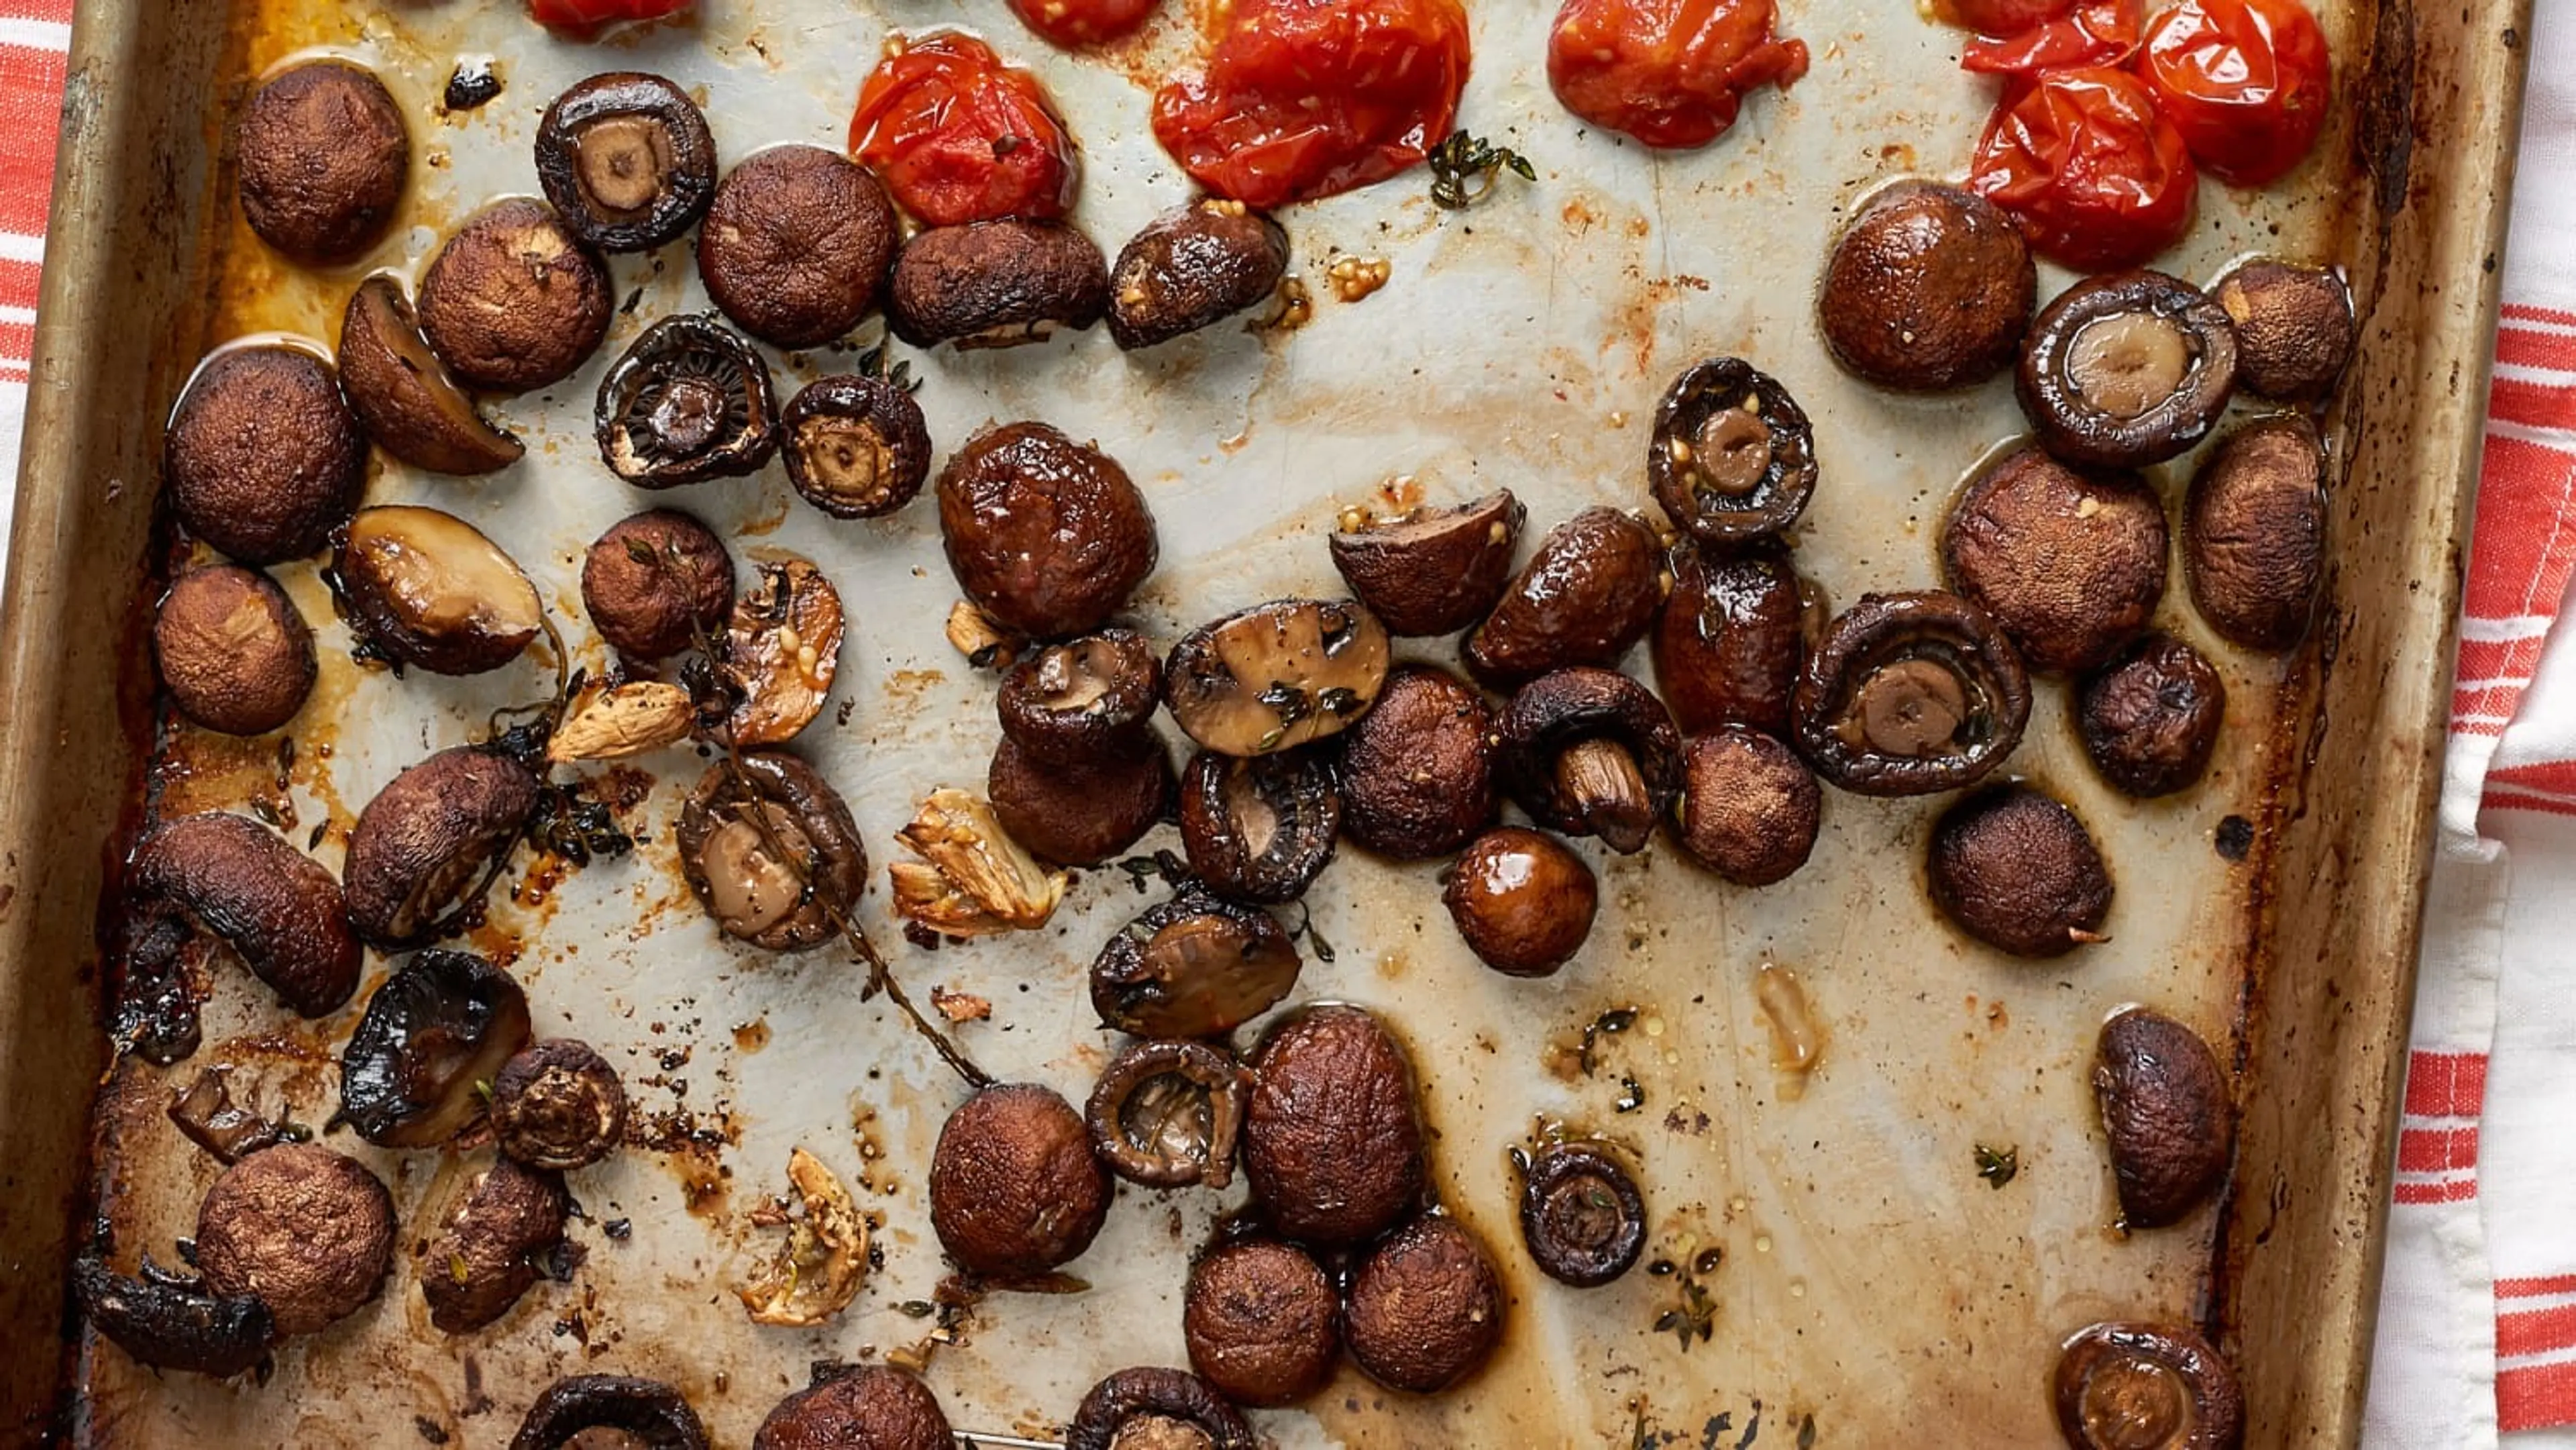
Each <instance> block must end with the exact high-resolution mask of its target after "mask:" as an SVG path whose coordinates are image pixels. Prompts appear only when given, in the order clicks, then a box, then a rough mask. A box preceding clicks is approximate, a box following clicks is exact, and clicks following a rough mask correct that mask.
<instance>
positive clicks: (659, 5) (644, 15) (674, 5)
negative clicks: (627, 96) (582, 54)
mask: <svg viewBox="0 0 2576 1450" xmlns="http://www.w3.org/2000/svg"><path fill="white" fill-rule="evenodd" d="M696 3H697V0H528V14H529V16H530V17H531V18H532V19H534V20H535V21H536V22H537V23H538V24H539V25H542V26H545V27H547V28H548V29H550V30H563V31H569V32H571V33H572V34H575V35H585V36H586V35H596V34H598V33H599V32H600V31H602V30H604V29H606V28H608V27H609V26H611V25H615V24H617V23H619V22H620V21H626V20H659V19H661V18H662V17H663V16H665V15H677V14H679V13H680V12H681V11H683V10H686V9H688V8H689V7H690V6H691V5H694V4H696Z"/></svg>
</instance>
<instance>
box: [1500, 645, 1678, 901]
mask: <svg viewBox="0 0 2576 1450" xmlns="http://www.w3.org/2000/svg"><path fill="white" fill-rule="evenodd" d="M1498 728H1499V733H1500V734H1501V735H1502V761H1503V780H1504V783H1505V785H1506V786H1508V787H1509V788H1510V790H1511V793H1512V796H1513V798H1514V799H1516V800H1518V801H1519V802H1520V803H1521V805H1522V807H1523V808H1524V809H1526V810H1527V811H1528V812H1529V813H1530V816H1531V818H1532V819H1533V820H1536V821H1537V822H1538V823H1539V824H1540V825H1542V826H1545V827H1547V828H1548V829H1550V830H1554V831H1562V832H1564V833H1565V834H1567V835H1570V836H1598V837H1600V838H1601V842H1602V844H1603V845H1606V846H1608V847H1609V848H1610V849H1611V850H1613V851H1617V852H1619V853H1620V854H1621V855H1631V856H1632V855H1635V854H1636V853H1637V852H1639V851H1641V850H1644V849H1645V846H1646V842H1647V840H1648V839H1649V838H1651V837H1652V836H1653V834H1654V830H1655V822H1656V820H1657V819H1658V818H1660V817H1661V816H1662V815H1663V813H1664V812H1665V811H1666V810H1667V809H1669V808H1670V807H1671V805H1672V803H1673V798H1674V797H1675V796H1676V795H1678V794H1679V793H1680V791H1681V788H1682V759H1681V735H1680V733H1679V732H1678V731H1676V730H1674V729H1673V721H1672V717H1671V716H1670V715H1668V714H1666V713H1665V712H1664V707H1663V703H1662V702H1661V701H1659V700H1657V699H1656V698H1655V697H1654V696H1653V695H1651V694H1648V693H1647V692H1646V688H1645V687H1644V686H1643V685H1640V684H1638V683H1637V682H1636V681H1634V680H1632V679H1629V678H1628V677H1627V676H1625V675H1622V674H1616V673H1613V672H1612V671H1609V670H1597V669H1582V668H1578V669H1564V670H1558V671H1556V672H1555V673H1553V674H1549V675H1544V676H1541V677H1540V678H1538V679H1536V680H1533V681H1531V682H1530V683H1529V684H1527V685H1524V686H1522V687H1521V689H1520V691H1519V693H1517V694H1515V695H1513V696H1512V700H1511V703H1510V704H1509V705H1507V706H1505V707H1504V708H1503V713H1502V717H1501V720H1500V722H1499V727H1498Z"/></svg>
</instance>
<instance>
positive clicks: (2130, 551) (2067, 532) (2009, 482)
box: [1941, 448, 2166, 673]
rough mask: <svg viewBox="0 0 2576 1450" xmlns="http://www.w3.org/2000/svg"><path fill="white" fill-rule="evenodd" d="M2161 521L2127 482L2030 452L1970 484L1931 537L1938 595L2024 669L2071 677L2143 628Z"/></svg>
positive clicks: (2156, 585)
mask: <svg viewBox="0 0 2576 1450" xmlns="http://www.w3.org/2000/svg"><path fill="white" fill-rule="evenodd" d="M2165 554H2166V540H2165V510H2164V504H2163V503H2162V502H2161V501H2160V500H2158V499H2157V497H2156V494H2155V490H2153V489H2151V488H2149V487H2147V483H2146V480H2144V479H2142V478H2140V477H2138V476H2137V475H2136V474H2134V473H2126V472H2113V471H2108V470H2081V469H2076V468H2071V467H2069V466H2067V465H2066V464H2063V463H2060V462H2058V461H2057V460H2056V459H2054V458H2051V457H2049V456H2048V454H2047V453H2046V452H2044V451H2042V450H2040V449H2038V448H2024V449H2021V450H2019V451H2017V452H2014V453H2011V454H2008V455H2006V456H2005V457H2004V458H2003V459H2002V460H2001V461H2000V462H1998V463H1996V464H1995V465H1994V466H1993V467H1992V468H1989V469H1987V470H1986V471H1985V472H1984V473H1983V474H1981V475H1979V476H1978V477H1977V479H1976V480H1975V481H1974V482H1972V483H1970V484H1969V485H1968V487H1967V490H1966V491H1965V492H1964V493H1962V494H1961V495H1960V497H1959V501H1958V503H1957V505H1956V506H1954V507H1953V508H1952V509H1951V510H1950V518H1949V522H1948V523H1947V524H1946V525H1945V526H1944V527H1943V528H1942V531H1941V564H1942V568H1943V570H1944V572H1946V573H1947V574H1948V575H1949V580H1950V586H1951V587H1952V588H1954V589H1956V590H1958V591H1959V593H1961V594H1962V595H1965V596H1966V597H1967V598H1969V599H1971V600H1973V601H1975V602H1976V603H1977V604H1978V605H1979V606H1980V607H1982V608H1983V609H1984V610H1985V611H1986V614H1987V615H1988V617H1990V618H1992V619H1993V620H1994V622H1995V624H1996V626H1997V627H1998V628H2000V629H2002V630H2003V632H2004V636H2005V638H2007V639H2010V640H2011V641H2012V642H2013V645H2014V647H2015V648H2016V649H2018V650H2019V651H2020V652H2021V657H2022V659H2023V661H2024V662H2025V663H2026V664H2028V665H2029V666H2030V668H2032V669H2035V670H2054V671H2060V672H2065V673H2080V672H2082V671H2084V670H2089V669H2092V668H2094V667H2095V666H2097V665H2100V664H2101V663H2102V662H2103V661H2105V660H2107V659H2109V658H2110V657H2111V655H2112V653H2113V652H2114V651H2116V650H2118V649H2119V647H2120V646H2121V645H2122V644H2124V643H2126V642H2127V641H2129V640H2130V639H2132V638H2134V637H2135V636H2136V635H2137V634H2138V632H2139V631H2141V630H2143V629H2145V628H2146V627H2147V621H2148V620H2149V619H2151V618H2153V617H2154V615H2155V612H2156V605H2157V603H2158V602H2159V601H2161V600H2162V599H2163V598H2164V595H2165Z"/></svg>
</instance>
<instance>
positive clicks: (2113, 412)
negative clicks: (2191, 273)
mask: <svg viewBox="0 0 2576 1450" xmlns="http://www.w3.org/2000/svg"><path fill="white" fill-rule="evenodd" d="M2235 390H2236V329H2235V328H2234V327H2233V326H2231V325H2230V324H2229V323H2228V320H2227V313H2226V311H2225V310H2224V309H2223V308H2221V307H2220V306H2219V305H2218V304H2217V303H2216V302H2213V301H2211V300H2210V299H2209V298H2208V297H2207V296H2206V295H2205V294H2203V293H2202V292H2201V290H2200V289H2199V288H2197V287H2194V286H2192V285H2191V284H2190V283H2188V282H2184V281H2181V280H2179V279H2177V278H2173V277H2168V276H2166V275H2165V274H2164V273H2162V272H2143V271H2142V272H2119V273H2114V274H2112V275H2110V276H2105V277H2092V278H2088V279H2086V280H2084V281H2082V282H2078V283H2076V284H2075V285H2074V286H2072V287H2069V288H2068V289H2066V290H2065V291H2064V292H2062V293H2060V294H2058V297H2057V300H2056V301H2054V302H2051V303H2049V304H2048V306H2047V307H2046V308H2045V309H2044V310H2042V311H2041V313H2040V314H2039V320H2038V321H2037V322H2035V323H2033V324H2032V326H2031V333H2030V340H2029V342H2028V343H2026V344H2025V345H2024V346H2023V348H2022V355H2021V365H2020V368H2019V369H2018V371H2016V373H2015V374H2014V378H2013V391H2014V395H2015V396H2016V397H2018V398H2019V399H2020V400H2021V410H2022V412H2023V413H2024V414H2025V415H2026V416H2028V417H2029V419H2030V423H2031V427H2032V428H2034V429H2036V430H2037V431H2038V433H2039V441H2040V444H2041V445H2042V446H2043V447H2045V448H2047V449H2048V451H2049V452H2051V453H2054V454H2056V455H2057V456H2058V457H2060V458H2063V459H2065V460H2066V461H2067V462H2069V463H2075V464H2082V465H2085V466H2087V467H2092V468H2142V467H2145V466H2146V465H2147V464H2150V463H2162V462H2163V461H2164V460H2166V459H2168V458H2171V457H2173V456H2175V455H2176V454H2179V453H2183V452H2186V451H2188V450H2189V449H2190V448H2191V447H2192V445H2194V444H2196V443H2198V442H2199V441H2200V440H2201V439H2202V438H2204V437H2207V436H2208V434H2209V430H2210V426H2211V425H2212V424H2214V423H2216V422H2217V421H2218V417H2219V414H2221V413H2223V412H2225V411H2226V409H2227V399H2228V397H2229V395H2230V394H2232V393H2234V392H2235Z"/></svg>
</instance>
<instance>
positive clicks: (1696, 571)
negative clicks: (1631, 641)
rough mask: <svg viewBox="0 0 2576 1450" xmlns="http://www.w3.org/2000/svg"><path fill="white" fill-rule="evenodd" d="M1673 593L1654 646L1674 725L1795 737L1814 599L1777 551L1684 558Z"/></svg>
mask: <svg viewBox="0 0 2576 1450" xmlns="http://www.w3.org/2000/svg"><path fill="white" fill-rule="evenodd" d="M1672 565H1673V592H1672V593H1671V594H1670V595H1668V596H1666V597H1665V599H1664V607H1663V612H1662V613H1661V614H1660V615H1658V616H1656V620H1655V632H1654V635H1653V637H1652V641H1651V642H1652V644H1653V659H1654V667H1655V689H1656V691H1657V692H1658V693H1659V694H1661V695H1662V696H1663V700H1664V704H1665V705H1666V706H1667V707H1669V708H1670V709H1671V710H1672V712H1673V723H1674V724H1675V725H1678V726H1680V727H1681V728H1682V729H1683V730H1684V731H1685V732H1688V733H1692V734H1698V733H1701V732H1705V731H1709V730H1714V729H1717V728H1718V727H1719V726H1721V725H1750V726H1752V727H1754V728H1755V729H1757V730H1767V731H1769V732H1771V733H1772V734H1774V735H1786V734H1787V733H1788V731H1789V720H1790V714H1791V701H1792V700H1793V699H1794V698H1795V697H1796V694H1797V689H1798V666H1799V665H1800V664H1801V663H1802V662H1803V661H1804V660H1805V659H1806V655H1807V624H1808V606H1807V590H1806V587H1805V585H1804V582H1803V581H1802V580H1800V579H1799V577H1798V571H1797V569H1796V567H1795V566H1794V565H1793V564H1791V562H1790V560H1789V552H1788V550H1786V549H1783V548H1780V547H1778V546H1777V545H1776V544H1756V545H1752V546H1749V547H1745V548H1741V549H1727V550H1714V549H1704V548H1700V547H1698V546H1696V545H1688V544H1686V545H1684V546H1682V547H1681V548H1678V549H1675V550H1674V551H1673V556H1672Z"/></svg>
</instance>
